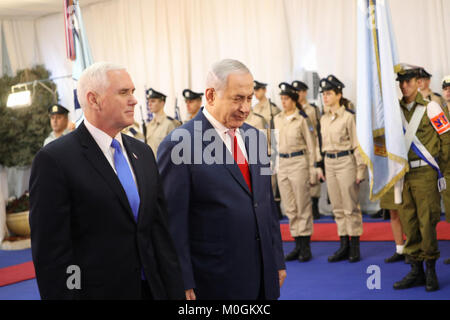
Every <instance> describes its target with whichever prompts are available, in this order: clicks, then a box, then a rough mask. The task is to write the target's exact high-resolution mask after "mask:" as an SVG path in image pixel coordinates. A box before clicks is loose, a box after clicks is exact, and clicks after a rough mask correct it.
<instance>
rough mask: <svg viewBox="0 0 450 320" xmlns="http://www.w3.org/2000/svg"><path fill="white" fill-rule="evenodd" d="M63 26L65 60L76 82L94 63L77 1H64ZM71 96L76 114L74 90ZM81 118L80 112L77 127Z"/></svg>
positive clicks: (76, 106)
mask: <svg viewBox="0 0 450 320" xmlns="http://www.w3.org/2000/svg"><path fill="white" fill-rule="evenodd" d="M64 24H65V33H66V52H67V58H68V59H70V60H71V61H73V63H72V78H73V79H74V80H75V81H77V80H78V79H79V78H80V75H81V73H82V72H83V70H84V69H86V68H87V67H89V66H90V65H91V64H93V63H94V60H93V59H92V54H91V49H90V47H89V43H88V39H87V36H86V33H85V31H84V24H83V18H82V16H81V9H80V6H79V4H78V1H77V0H64ZM73 96H74V106H75V112H77V110H80V104H79V102H78V99H77V92H76V89H75V90H74V94H73ZM83 118H84V117H83V113H82V112H81V115H80V116H79V117H78V119H77V121H76V123H77V126H78V125H79V124H80V123H81V121H82V120H83Z"/></svg>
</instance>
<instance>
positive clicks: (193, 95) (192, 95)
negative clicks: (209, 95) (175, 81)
mask: <svg viewBox="0 0 450 320" xmlns="http://www.w3.org/2000/svg"><path fill="white" fill-rule="evenodd" d="M202 96H203V93H197V92H194V91H192V90H190V89H184V90H183V97H184V98H185V99H186V100H195V99H201V98H202Z"/></svg>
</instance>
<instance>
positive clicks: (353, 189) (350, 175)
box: [325, 154, 363, 237]
mask: <svg viewBox="0 0 450 320" xmlns="http://www.w3.org/2000/svg"><path fill="white" fill-rule="evenodd" d="M325 171H326V179H327V186H328V195H329V197H330V202H331V206H332V208H333V214H334V220H335V221H336V224H337V231H338V235H339V236H353V237H357V236H360V235H361V234H362V232H363V226H362V214H361V210H360V209H359V206H358V193H359V186H358V185H357V184H356V160H355V157H354V155H352V154H350V155H347V156H343V157H339V158H328V157H327V156H325Z"/></svg>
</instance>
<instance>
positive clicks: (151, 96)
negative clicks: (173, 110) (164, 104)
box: [146, 88, 166, 101]
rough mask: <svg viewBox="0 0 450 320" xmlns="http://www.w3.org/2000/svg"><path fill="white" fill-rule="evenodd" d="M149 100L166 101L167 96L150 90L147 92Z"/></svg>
mask: <svg viewBox="0 0 450 320" xmlns="http://www.w3.org/2000/svg"><path fill="white" fill-rule="evenodd" d="M146 96H147V99H161V100H163V101H166V95H165V94H162V93H161V92H158V91H156V90H154V89H152V88H150V89H148V90H147V91H146Z"/></svg>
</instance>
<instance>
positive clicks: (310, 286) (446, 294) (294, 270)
mask: <svg viewBox="0 0 450 320" xmlns="http://www.w3.org/2000/svg"><path fill="white" fill-rule="evenodd" d="M283 247H284V251H285V253H288V252H290V251H291V250H292V249H293V248H294V243H293V242H285V243H284V244H283ZM338 247H339V243H337V242H312V243H311V250H312V253H313V259H312V260H311V261H309V262H306V263H300V262H298V261H291V262H287V265H286V269H287V278H286V281H285V284H284V286H283V287H282V289H281V297H280V299H281V300H305V299H306V300H380V299H382V300H444V299H445V300H448V299H450V265H445V264H443V260H444V259H445V258H448V257H450V241H439V249H440V251H441V255H442V258H441V259H439V260H438V261H437V263H436V272H437V275H438V279H439V284H440V287H441V289H440V290H439V291H436V292H426V291H425V287H417V288H411V289H406V290H394V289H393V288H392V285H393V284H394V282H396V281H398V280H401V279H402V278H403V277H404V276H405V275H406V274H407V273H408V272H409V270H410V269H411V268H410V266H409V265H407V264H405V263H403V262H397V263H393V264H387V263H385V262H384V259H385V258H387V257H390V256H391V255H392V254H393V253H394V243H393V242H361V257H362V260H361V261H360V262H356V263H350V262H348V261H341V262H335V263H329V262H328V261H327V259H328V256H330V255H332V254H333V252H335V251H336V250H337V249H338ZM370 265H376V266H379V268H380V271H381V272H380V275H381V288H380V289H372V290H369V289H368V288H367V279H368V278H369V277H370V276H371V275H372V273H370V274H368V273H367V268H368V267H369V266H370Z"/></svg>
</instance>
